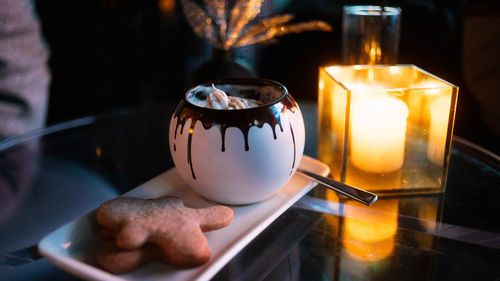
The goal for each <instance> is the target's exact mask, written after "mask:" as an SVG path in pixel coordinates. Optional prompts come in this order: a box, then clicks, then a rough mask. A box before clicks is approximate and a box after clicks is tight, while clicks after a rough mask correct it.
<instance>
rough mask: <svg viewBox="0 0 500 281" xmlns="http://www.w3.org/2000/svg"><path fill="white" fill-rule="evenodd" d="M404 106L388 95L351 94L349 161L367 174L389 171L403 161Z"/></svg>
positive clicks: (405, 116)
mask: <svg viewBox="0 0 500 281" xmlns="http://www.w3.org/2000/svg"><path fill="white" fill-rule="evenodd" d="M407 118H408V107H407V106H406V104H405V103H404V102H402V101H401V100H399V99H396V98H391V97H362V96H361V97H354V96H353V99H352V106H351V121H350V148H351V161H352V163H353V165H354V166H356V167H357V168H359V169H361V170H363V171H366V172H370V173H389V172H394V171H396V170H398V169H400V168H401V167H402V166H403V162H404V151H405V136H406V125H407V120H406V119H407Z"/></svg>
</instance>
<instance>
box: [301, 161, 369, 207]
mask: <svg viewBox="0 0 500 281" xmlns="http://www.w3.org/2000/svg"><path fill="white" fill-rule="evenodd" d="M297 172H299V173H301V174H303V175H305V176H307V177H309V178H311V179H312V180H314V181H315V182H317V183H320V184H322V185H324V186H326V187H328V188H330V189H332V190H335V191H337V192H339V193H342V194H344V195H345V196H347V197H350V198H352V199H354V200H356V201H359V202H361V203H363V204H365V205H367V206H370V205H371V204H373V202H375V201H377V199H378V196H377V195H376V194H373V193H371V192H368V191H366V190H362V189H359V188H357V187H354V186H351V185H347V184H344V183H341V182H338V181H334V180H332V179H330V178H327V177H323V176H320V175H318V174H315V173H312V172H309V171H306V170H303V169H298V170H297Z"/></svg>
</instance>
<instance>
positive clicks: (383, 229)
mask: <svg viewBox="0 0 500 281" xmlns="http://www.w3.org/2000/svg"><path fill="white" fill-rule="evenodd" d="M398 210H399V200H398V199H391V200H379V201H377V202H375V204H373V205H372V206H370V207H366V206H364V205H361V204H360V203H357V202H353V201H352V202H346V203H344V217H345V218H344V229H343V231H344V233H343V239H342V244H343V245H344V248H345V249H346V250H347V252H348V253H350V254H351V255H352V256H353V257H355V258H357V259H359V260H362V261H377V260H381V259H384V258H386V257H388V256H389V255H390V254H391V253H392V251H393V249H394V236H395V235H396V232H397V229H398Z"/></svg>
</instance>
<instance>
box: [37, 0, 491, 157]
mask: <svg viewBox="0 0 500 281" xmlns="http://www.w3.org/2000/svg"><path fill="white" fill-rule="evenodd" d="M195 2H198V3H199V1H195ZM233 2H234V1H233ZM489 2H491V1H466V0H441V1H439V0H409V1H383V2H382V1H332V0H274V1H273V0H267V1H264V6H263V8H262V13H261V17H266V16H270V15H274V14H282V13H291V14H294V15H295V16H296V19H295V21H296V22H299V21H304V20H311V19H319V20H323V21H326V22H328V23H330V24H331V25H332V27H333V31H332V32H308V33H302V34H293V35H286V36H284V37H281V38H279V39H278V40H276V41H274V42H273V43H271V44H265V45H257V46H251V47H246V48H242V49H239V50H237V51H236V55H237V56H239V57H241V58H242V59H244V60H245V61H246V62H247V63H248V64H249V65H250V66H251V67H252V68H253V70H254V71H255V72H256V73H257V74H258V75H259V76H261V77H265V78H269V79H273V80H276V81H279V82H281V83H283V84H284V85H286V86H287V88H288V89H289V90H290V92H291V93H292V94H293V95H294V96H295V97H296V98H297V99H298V100H299V101H300V100H310V101H314V100H316V98H317V76H318V67H319V66H321V65H328V64H339V63H340V55H341V50H340V48H341V21H342V15H341V12H342V6H344V5H352V4H378V5H380V4H386V5H395V6H399V7H401V8H402V33H401V42H400V53H399V63H402V64H416V65H417V66H419V67H421V68H423V69H425V70H427V71H429V72H431V73H433V74H435V75H437V76H439V77H441V78H443V79H445V80H447V81H449V82H451V83H453V84H455V85H457V86H459V87H460V92H459V102H458V110H457V115H456V122H455V134H456V135H460V136H462V137H465V138H467V139H469V140H472V141H474V142H476V143H478V144H480V145H482V146H484V147H486V148H488V149H490V150H492V151H494V152H497V153H498V152H499V150H500V149H499V140H498V138H497V137H495V136H494V135H493V133H492V132H491V131H490V130H489V129H488V128H487V127H486V126H485V125H484V123H483V122H482V120H481V116H480V111H481V108H480V107H479V105H478V103H477V101H476V100H475V98H474V96H473V95H472V94H471V93H470V91H469V90H468V85H466V83H465V82H464V72H463V67H462V65H463V58H462V54H463V24H464V20H465V18H466V15H467V10H468V9H469V8H470V6H471V5H475V4H482V3H489ZM491 3H493V2H491ZM36 10H37V12H38V15H39V18H40V20H41V22H42V26H43V33H44V36H45V39H46V41H47V43H48V46H49V47H50V50H51V57H50V67H51V71H52V84H51V90H50V103H49V113H48V124H54V123H58V122H61V121H65V120H69V119H74V118H77V117H81V116H85V115H89V114H96V113H101V112H106V111H110V110H115V109H117V108H123V107H132V106H138V105H139V106H147V105H151V104H155V103H162V102H167V101H177V100H179V99H180V98H181V97H182V95H183V94H184V92H185V90H186V89H187V86H188V83H189V81H190V78H191V76H192V74H193V71H194V70H195V69H196V68H197V67H199V66H200V65H201V64H202V63H203V62H205V61H207V60H208V59H210V56H211V47H210V46H209V45H208V44H206V43H205V42H203V41H202V40H201V39H199V38H198V37H196V36H195V35H194V33H193V32H192V31H191V30H190V28H189V26H188V25H187V22H186V20H185V18H184V15H183V14H182V10H181V5H180V2H179V1H176V0H72V1H63V0H38V1H37V2H36Z"/></svg>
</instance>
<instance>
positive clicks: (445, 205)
mask: <svg viewBox="0 0 500 281" xmlns="http://www.w3.org/2000/svg"><path fill="white" fill-rule="evenodd" d="M299 104H300V105H301V109H302V111H303V114H304V119H305V123H306V130H307V132H306V148H305V154H306V155H309V156H312V157H315V156H316V137H315V135H316V133H315V131H316V107H315V105H314V104H307V103H304V104H302V103H300V102H299ZM174 106H175V105H174V104H165V105H158V106H155V107H147V108H135V109H130V110H123V111H120V112H113V113H110V114H107V115H100V116H92V117H86V118H82V119H78V120H74V121H70V122H66V123H63V124H58V125H55V126H52V127H49V128H46V129H43V130H40V131H36V132H32V133H30V134H27V135H24V136H21V137H18V138H14V139H9V140H6V141H4V142H1V143H0V257H1V256H2V255H4V256H3V258H5V254H6V253H9V252H12V251H15V250H19V249H23V248H26V247H29V246H32V245H36V244H37V243H38V241H40V239H41V238H43V237H44V236H45V235H47V234H48V233H50V232H52V231H53V230H55V229H57V228H58V227H60V226H62V225H64V224H65V223H67V222H69V221H71V220H73V219H75V218H77V217H79V216H81V215H83V214H85V213H87V212H89V211H91V210H93V209H95V208H96V207H97V206H99V204H101V203H102V202H104V201H106V200H109V199H111V198H113V197H116V196H118V195H120V194H123V193H124V192H126V191H128V190H130V189H132V188H134V187H136V186H138V185H140V184H141V183H143V182H145V181H147V180H149V179H151V178H153V177H155V176H157V175H158V174H160V173H162V172H164V171H166V170H168V169H170V168H172V167H173V162H172V159H171V157H170V152H169V147H168V124H169V122H170V116H171V114H172V112H173V110H174ZM499 167H500V161H499V158H498V156H495V155H492V154H489V153H488V152H487V151H483V150H481V148H478V147H476V146H474V145H473V144H470V143H468V142H467V141H466V140H463V139H461V138H459V137H455V139H454V144H453V149H452V155H451V163H450V169H449V175H448V183H447V190H446V192H445V193H444V194H439V195H427V196H406V197H389V198H381V199H379V201H377V202H376V203H375V204H374V205H372V206H371V207H366V206H363V205H361V204H359V203H356V202H353V201H351V200H347V199H346V198H344V197H339V196H338V195H337V194H336V193H335V192H333V191H330V190H327V189H325V188H323V187H321V186H318V187H316V188H315V189H313V190H312V191H311V192H310V193H308V194H307V195H306V196H305V197H303V198H302V199H301V200H299V201H298V202H297V203H296V204H295V205H294V206H293V207H291V208H290V209H289V210H287V211H286V212H285V213H284V214H283V215H281V216H280V217H279V218H278V219H277V220H276V221H275V222H274V223H273V224H271V225H270V226H269V227H268V228H267V229H266V230H265V231H264V232H262V233H261V234H260V235H259V236H257V238H256V239H254V240H253V241H252V242H251V243H250V244H249V245H248V246H247V247H245V248H244V249H243V250H242V251H241V252H240V253H239V254H238V255H237V256H236V257H235V258H233V259H232V260H231V261H230V262H229V263H228V264H227V265H226V266H225V267H224V268H223V269H222V270H221V271H220V272H219V273H218V274H217V275H216V276H215V277H214V280H393V279H394V280H451V279H452V280H499V278H500V267H499V266H498V265H499V264H500V219H499V216H498V205H499V203H500V168H499ZM35 277H36V279H37V280H55V279H57V280H74V279H77V278H76V277H74V276H72V275H70V274H68V273H65V272H64V271H62V270H60V269H58V268H57V267H55V266H54V265H52V264H50V263H49V262H48V261H47V260H45V259H43V258H41V259H38V260H36V261H33V262H30V263H22V264H19V265H16V266H0V280H33V279H35Z"/></svg>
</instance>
